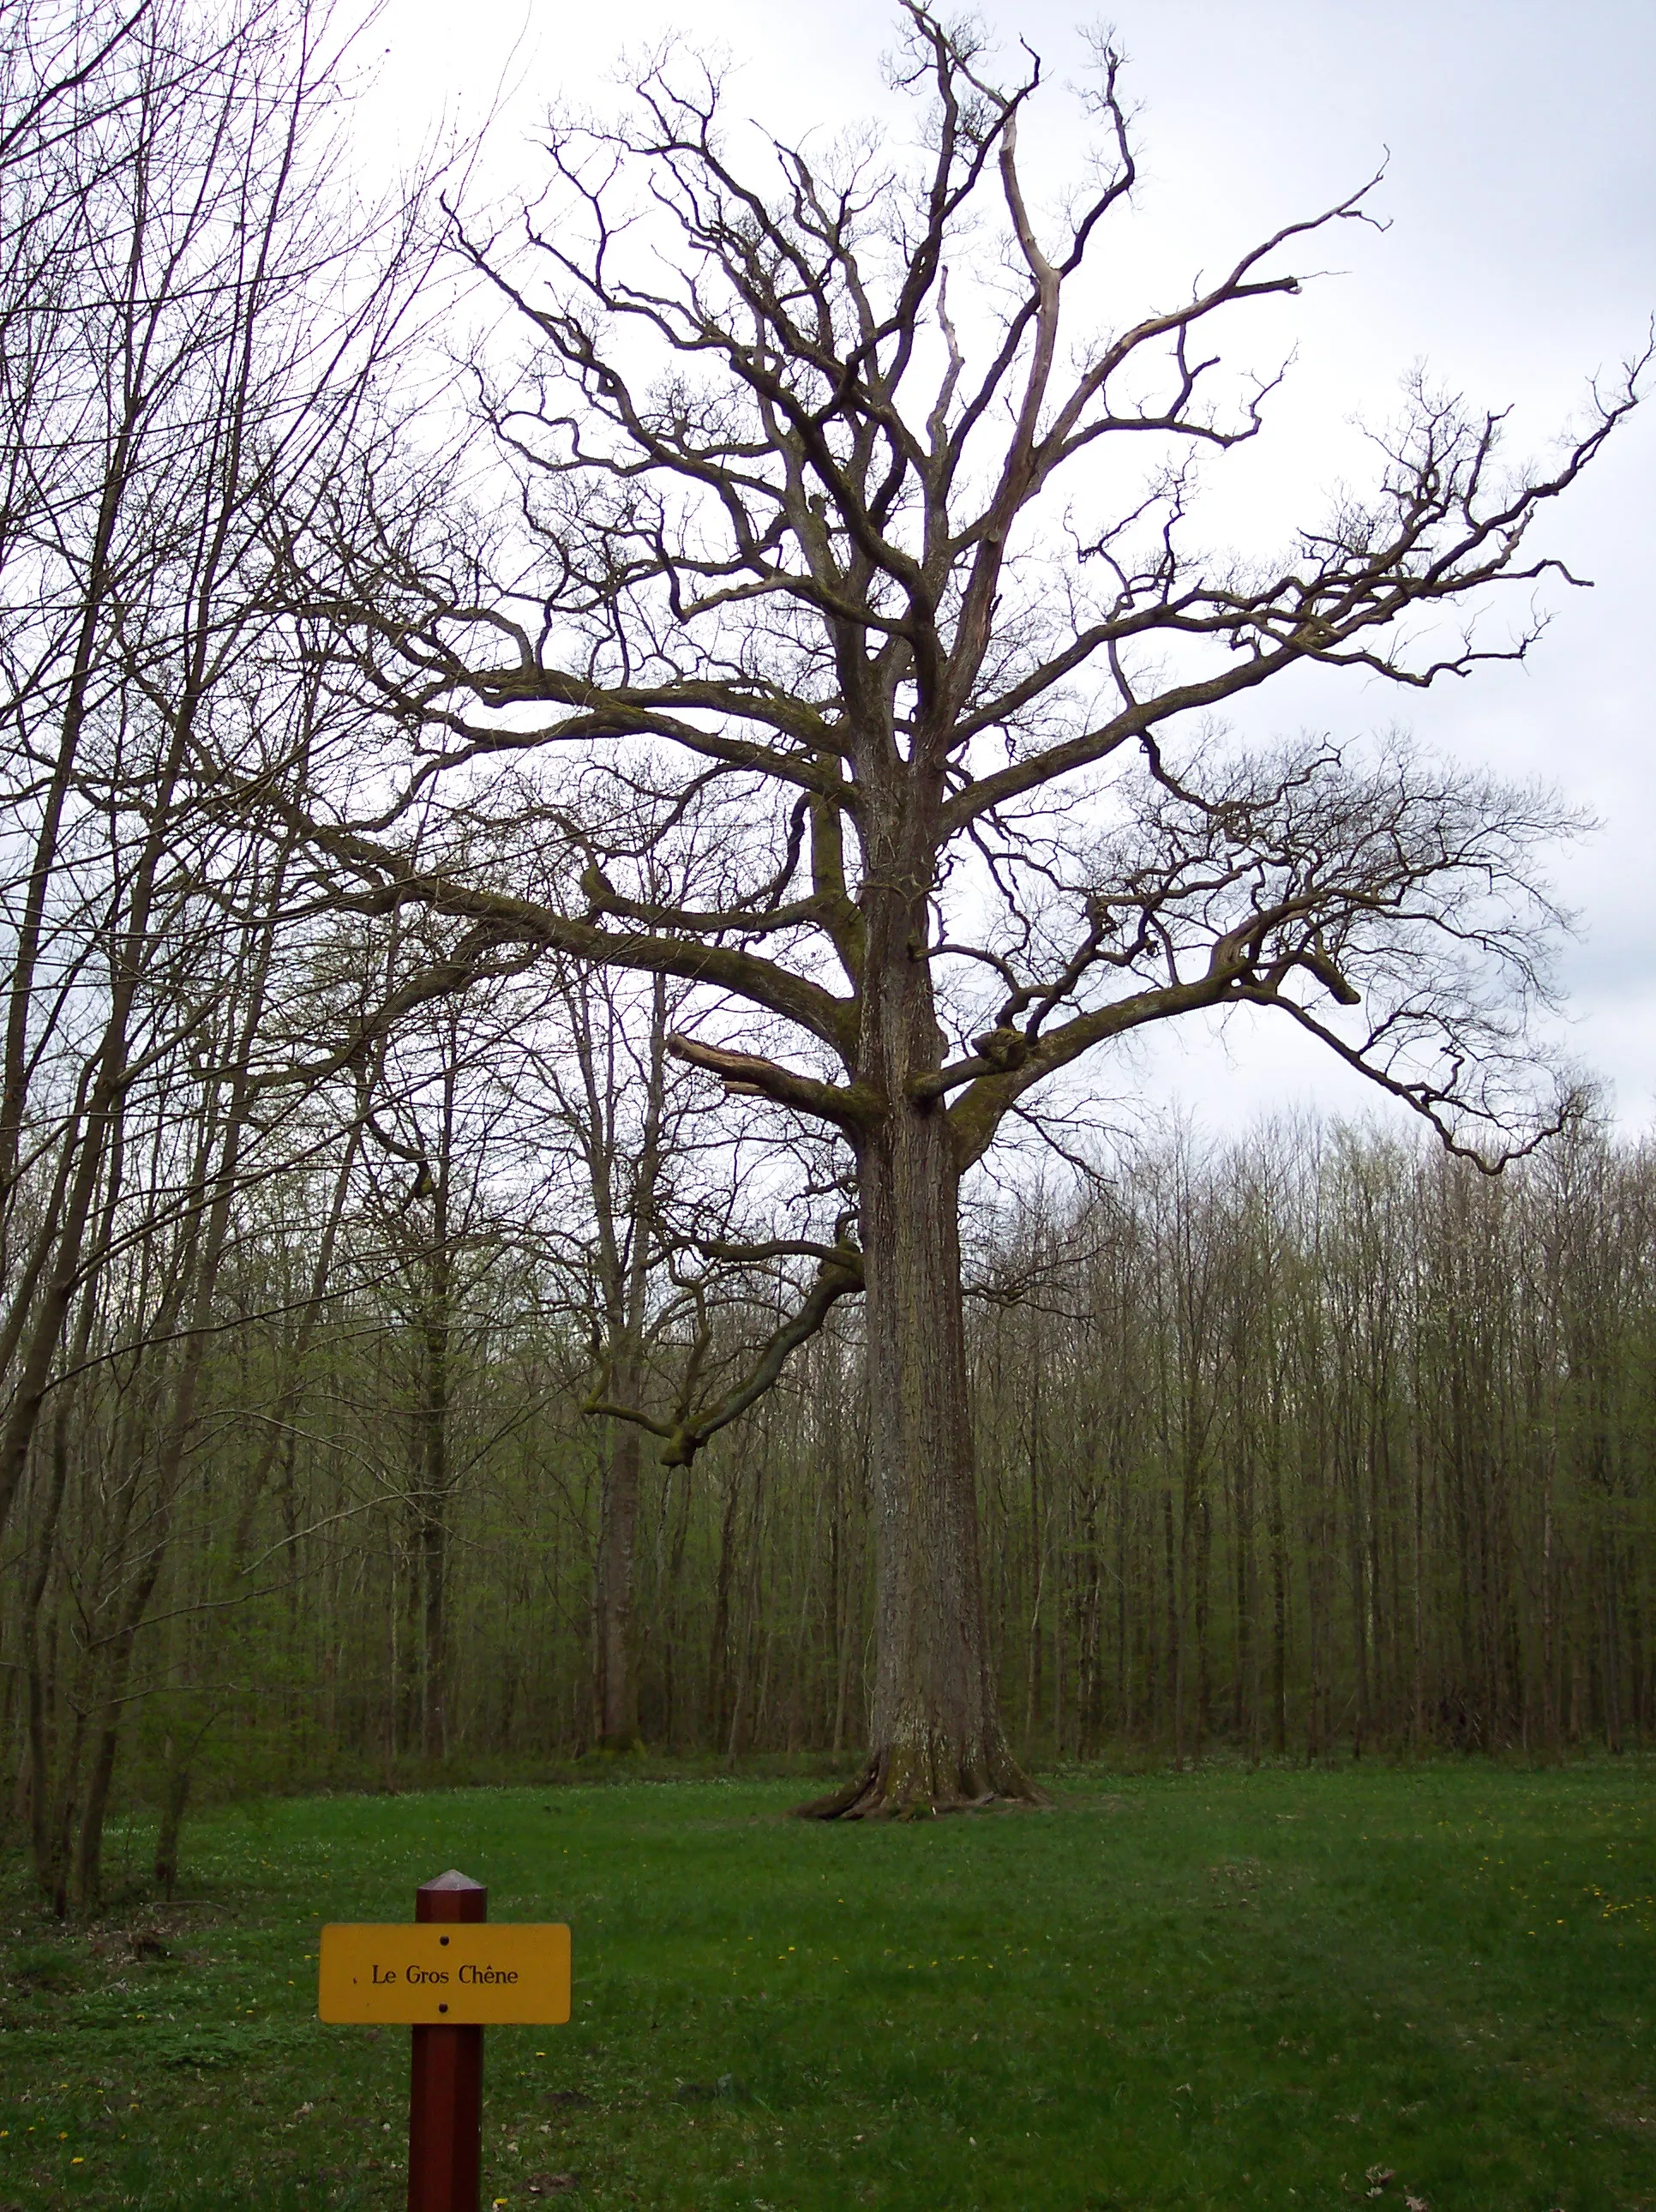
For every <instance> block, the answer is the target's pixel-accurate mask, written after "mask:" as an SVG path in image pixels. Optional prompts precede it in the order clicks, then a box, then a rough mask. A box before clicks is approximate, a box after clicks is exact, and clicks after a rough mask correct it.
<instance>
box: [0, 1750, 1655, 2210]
mask: <svg viewBox="0 0 1656 2212" xmlns="http://www.w3.org/2000/svg"><path fill="white" fill-rule="evenodd" d="M1055 1787H1056V1788H1057V1790H1058V1792H1059V1798H1060V1804H1059V1809H1058V1810H1057V1811H1055V1812H1053V1813H1051V1814H1003V1815H993V1816H989V1817H982V1818H976V1819H961V1820H940V1821H936V1822H932V1823H929V1824H927V1825H925V1826H910V1827H881V1828H870V1827H861V1826H858V1827H849V1828H844V1827H833V1826H830V1827H824V1826H816V1825H812V1824H809V1823H804V1822H799V1821H794V1820H787V1819H786V1818H785V1817H784V1814H785V1810H786V1807H787V1806H788V1805H789V1803H791V1802H793V1801H794V1800H795V1799H796V1798H797V1797H798V1796H799V1795H800V1794H801V1790H800V1785H799V1784H797V1783H795V1784H779V1783H774V1782H745V1781H728V1782H706V1781H701V1782H682V1783H665V1784H664V1783H646V1782H620V1783H606V1784H593V1785H591V1786H577V1787H561V1788H556V1789H543V1790H469V1791H443V1792H434V1793H428V1794H424V1795H420V1796H412V1795H411V1796H402V1797H335V1798H327V1799H309V1800H293V1801H277V1802H259V1803H257V1804H252V1805H247V1806H242V1807H238V1808H233V1809H229V1810H225V1811H221V1812H218V1813H215V1814H212V1815H210V1816H204V1817H203V1818H202V1819H201V1820H199V1821H197V1823H196V1824H195V1825H194V1826H192V1827H191V1829H190V1830H188V1831H187V1832H186V1835H185V1869H186V1871H185V1888H186V1890H187V1892H188V1897H189V1900H190V1901H189V1902H187V1903H185V1904H181V1905H178V1906H176V1907H174V1908H173V1910H172V1911H159V1910H157V1909H155V1908H154V1907H149V1906H145V1905H143V1904H142V1903H134V1904H130V1905H127V1906H126V1907H124V1909H122V1910H121V1911H111V1913H110V1914H109V1915H108V1916H107V1917H106V1919H105V1920H104V1921H102V1922H101V1923H98V1924H97V1925H95V1926H92V1927H87V1928H81V1929H73V1930H70V1931H69V1932H67V1933H65V1932H64V1931H62V1930H60V1929H58V1927H57V1926H56V1925H55V1923H52V1922H50V1921H48V1920H45V1919H44V1918H42V1917H40V1916H39V1913H38V1912H37V1911H36V1910H35V1908H34V1906H33V1903H32V1902H31V1901H30V1900H29V1899H28V1893H27V1887H26V1885H25V1883H24V1881H23V1877H22V1873H21V1869H20V1868H19V1867H18V1866H17V1865H16V1864H15V1863H11V1864H9V1866H8V1867H7V1869H5V1885H6V1886H5V1887H4V1890H3V1899H4V1905H5V1908H6V1909H5V1911H4V1916H3V1920H0V1942H3V1946H4V1952H3V1960H0V2208H12V2207H25V2206H27V2207H33V2206H37V2205H52V2206H58V2205H71V2206H85V2207H87V2208H93V2207H97V2208H103V2207H114V2206H118V2205H133V2206H136V2205H142V2206H145V2207H149V2208H154V2212H187V2208H206V2207H209V2206H210V2207H236V2208H263V2207H277V2206H280V2207H284V2208H295V2209H296V2208H300V2207H320V2206H325V2205H332V2206H341V2207H364V2208H366V2207H375V2208H392V2207H400V2206H401V2204H402V2203H403V2188H404V2180H403V2172H404V2169H403V2130H404V2127H405V2123H406V2100H407V2075H408V2048H407V2044H408V2039H407V2033H406V2031H404V2030H402V2029H394V2028H387V2029H385V2030H384V2031H380V2030H376V2029H371V2028H361V2027H320V2026H318V2024H317V2022H316V2020H315V2018H314V2008H315V1982H314V1977H315V1971H316V1969H315V1963H314V1954H315V1951H316V1932H317V1929H318V1925H319V1923H321V1922H322V1921H323V1920H325V1919H345V1920H350V1919H361V1920H396V1919H404V1918H409V1917H412V1911H413V1890H414V1886H415V1884H416V1882H417V1881H421V1880H422V1879H424V1878H426V1877H428V1876H429V1875H434V1874H436V1873H440V1871H441V1870H442V1869H445V1868H446V1867H450V1866H458V1867H459V1868H461V1869H464V1871H465V1872H466V1873H468V1874H470V1875H474V1876H475V1877H476V1879H478V1880H479V1881H486V1882H487V1883H488V1887H489V1915H490V1917H491V1918H493V1919H500V1920H510V1919H566V1920H567V1921H569V1922H570V1923H571V1924H572V1926H573V1930H574V1956H575V2015H574V2019H573V2022H572V2024H571V2025H570V2026H569V2027H566V2028H557V2029H535V2028H492V2029H490V2030H489V2031H488V2054H487V2059H486V2080H485V2092H484V2095H485V2107H484V2129H485V2150H484V2191H483V2202H484V2204H485V2206H488V2205H489V2204H491V2203H500V2204H503V2205H506V2206H509V2207H513V2208H516V2207H519V2206H524V2205H528V2204H533V2203H553V2202H555V2203H568V2204H572V2205H575V2206H578V2207H587V2208H598V2207H610V2206H622V2205H646V2206H662V2207H685V2208H701V2207H707V2208H710V2209H711V2208H715V2207H737V2206H740V2207H744V2208H747V2207H752V2208H756V2212H781V2208H784V2207H790V2208H792V2207H806V2206H820V2207H840V2206H846V2207H852V2206H862V2205H871V2206H891V2207H898V2206H901V2207H904V2208H914V2212H922V2208H931V2207H937V2208H939V2212H941V2209H942V2208H945V2207H947V2208H950V2212H958V2209H959V2208H972V2207H979V2206H985V2207H987V2206H1006V2207H1042V2208H1044V2207H1052V2208H1054V2212H1083V2208H1089V2209H1090V2212H1104V2208H1107V2207H1118V2208H1121V2212H1127V2209H1128V2208H1138V2207H1150V2206H1156V2207H1168V2208H1192V2212H1195V2209H1196V2208H1207V2207H1213V2208H1220V2207H1223V2208H1225V2212H1234V2208H1240V2207H1247V2206H1253V2205H1258V2206H1266V2205H1269V2206H1271V2207H1273V2208H1276V2212H1301V2208H1304V2212H1310V2208H1313V2207H1316V2206H1332V2205H1345V2204H1349V2203H1357V2202H1363V2203H1366V2202H1368V2201H1370V2200H1371V2199H1372V2200H1373V2201H1374V2203H1376V2204H1377V2205H1378V2206H1379V2207H1380V2212H1385V2208H1386V2206H1392V2207H1395V2208H1397V2212H1404V2206H1405V2205H1406V2203H1408V2202H1409V2201H1410V2200H1411V2199H1412V2200H1417V2201H1418V2202H1420V2203H1425V2204H1427V2205H1429V2206H1430V2208H1431V2212H1486V2209H1487V2212H1551V2208H1553V2207H1562V2208H1563V2212H1611V2208H1616V2212H1635V2208H1656V2093H1653V2081H1656V2068H1653V2061H1652V2056H1651V2051H1652V2042H1651V2036H1652V2021H1653V2017H1656V1904H1653V1898H1656V1831H1653V1825H1652V1820H1651V1811H1652V1805H1653V1797H1656V1762H1652V1761H1649V1760H1646V1759H1635V1758H1627V1759H1621V1760H1618V1761H1616V1762H1613V1763H1612V1762H1608V1761H1606V1762H1603V1763H1598V1764H1592V1765H1581V1766H1577V1767H1572V1768H1568V1769H1566V1770H1564V1771H1552V1772H1526V1771H1512V1770H1503V1769H1501V1768H1497V1767H1491V1766H1486V1765H1481V1764H1477V1763H1473V1762H1466V1763H1463V1764H1455V1765H1450V1764H1444V1765H1430V1766H1426V1767H1423V1768H1419V1769H1415V1770H1410V1771H1398V1770H1395V1769H1389V1768H1385V1767H1380V1766H1374V1765H1368V1766H1363V1767H1361V1768H1356V1769H1353V1768H1350V1767H1348V1768H1345V1769H1343V1770H1341V1771H1338V1772H1312V1773H1307V1772H1304V1771H1263V1772H1260V1773H1256V1774H1246V1773H1243V1772H1240V1771H1232V1770H1226V1769H1222V1768H1216V1769H1209V1770H1204V1771H1202V1772H1200V1773H1198V1774H1194V1775H1184V1776H1173V1775H1159V1774H1158V1775H1130V1776H1123V1775H1105V1774H1102V1773H1099V1772H1095V1771H1088V1772H1086V1773H1084V1774H1069V1775H1066V1776H1065V1777H1062V1778H1059V1780H1058V1782H1057V1784H1055ZM118 1855H119V1851H118V1843H117V1850H116V1852H115V1857H117V1858H118ZM135 1856H136V1844H135Z"/></svg>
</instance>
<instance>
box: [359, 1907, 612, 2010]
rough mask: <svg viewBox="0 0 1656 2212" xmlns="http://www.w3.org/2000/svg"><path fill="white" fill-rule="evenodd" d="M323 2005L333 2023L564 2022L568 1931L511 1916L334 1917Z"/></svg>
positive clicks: (567, 1996)
mask: <svg viewBox="0 0 1656 2212" xmlns="http://www.w3.org/2000/svg"><path fill="white" fill-rule="evenodd" d="M317 2011H318V2015H320V2016H321V2018H322V2019H324V2020H326V2021H401V2022H403V2023H404V2024H405V2025H409V2026H413V2027H440V2026H443V2025H447V2026H449V2027H478V2026H492V2025H494V2024H495V2023H499V2022H505V2021H518V2022H519V2023H521V2024H522V2025H524V2026H527V2027H562V2025H563V2023H564V2022H565V2021H567V2019H568V2017H569V1930H568V1929H567V1928H565V1927H561V1926H556V1925H545V1926H535V1925H524V1924H521V1923H516V1924H514V1923H513V1922H511V1921H509V1920H508V1921H502V1922H501V1923H500V1925H499V1926H498V1927H491V1926H490V1924H489V1923H488V1922H487V1921H483V1920H480V1921H470V1922H466V1921H458V1922H457V1921H451V1922H448V1923H441V1922H437V1923H432V1922H426V1923H416V1924H415V1925H410V1924H409V1923H407V1922H403V1923H401V1924H400V1925H393V1926H391V1927H385V1928H379V1927H373V1926H356V1925H353V1924H351V1923H349V1922H339V1921H336V1922H334V1923H331V1925H330V1926H328V1927H326V1928H325V1929H323V1931H322V1954H321V1966H320V1969H319V1972H318V1989H317Z"/></svg>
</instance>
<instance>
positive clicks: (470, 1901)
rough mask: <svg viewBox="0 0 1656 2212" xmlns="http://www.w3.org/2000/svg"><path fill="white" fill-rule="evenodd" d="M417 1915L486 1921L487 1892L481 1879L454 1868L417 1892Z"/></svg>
mask: <svg viewBox="0 0 1656 2212" xmlns="http://www.w3.org/2000/svg"><path fill="white" fill-rule="evenodd" d="M414 1917H415V1919H416V1921H430V1920H487V1919H488V1890H487V1889H486V1888H485V1887H483V1885H482V1882H480V1881H473V1880H472V1879H471V1876H470V1875H466V1874H461V1873H459V1872H458V1870H457V1869H455V1868H453V1867H451V1868H450V1869H449V1870H448V1872H447V1873H446V1874H440V1875H437V1877H436V1878H435V1880H434V1881H422V1883H421V1885H420V1887H418V1889H416V1891H415V1893H414Z"/></svg>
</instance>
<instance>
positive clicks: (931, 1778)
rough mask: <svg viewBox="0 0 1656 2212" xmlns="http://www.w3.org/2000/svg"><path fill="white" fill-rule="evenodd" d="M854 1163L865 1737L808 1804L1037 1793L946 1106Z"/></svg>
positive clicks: (919, 1809) (923, 1805) (840, 1808)
mask: <svg viewBox="0 0 1656 2212" xmlns="http://www.w3.org/2000/svg"><path fill="white" fill-rule="evenodd" d="M914 964H918V963H914ZM917 995H918V994H917ZM925 1018H927V1019H928V1020H929V1019H930V1012H929V1008H927V1009H926V1010H925ZM859 1166H860V1170H861V1180H860V1189H861V1212H862V1231H863V1250H864V1266H865V1269H866V1280H867V1302H868V1304H867V1311H868V1364H869V1392H870V1399H869V1407H870V1451H871V1457H872V1465H873V1477H874V1504H875V1607H876V1615H877V1636H876V1662H875V1676H874V1685H873V1699H872V1713H871V1719H870V1747H869V1757H868V1763H867V1765H866V1766H865V1767H864V1770H863V1771H862V1773H861V1774H860V1775H859V1776H858V1778H857V1779H856V1780H855V1781H854V1782H852V1783H851V1784H849V1785H848V1786H847V1787H846V1789H844V1790H841V1791H840V1792H838V1793H837V1794H836V1795H835V1796H831V1797H828V1798H827V1799H824V1800H822V1802H821V1803H820V1804H818V1805H816V1806H815V1807H811V1808H807V1809H808V1810H811V1811H815V1812H818V1813H821V1814H824V1815H840V1816H845V1815H849V1816H852V1817H856V1818H866V1817H869V1816H870V1815H883V1814H925V1813H937V1812H944V1811H952V1810H957V1809H960V1808H963V1807H968V1806H975V1805H980V1804H986V1803H988V1802H991V1801H992V1800H993V1799H995V1798H998V1797H1004V1798H1009V1799H1014V1800H1017V1801H1020V1802H1039V1801H1040V1793H1039V1792H1038V1791H1037V1790H1034V1787H1033V1786H1032V1784H1030V1783H1029V1781H1028V1778H1026V1777H1025V1775H1024V1774H1023V1772H1022V1769H1021V1768H1020V1767H1019V1765H1018V1764H1017V1761H1016V1759H1014V1758H1013V1756H1012V1754H1011V1753H1010V1750H1009V1749H1008V1747H1007V1745H1006V1742H1005V1740H1004V1737H1003V1735H1002V1733H1001V1727H1000V1721H999V1717H998V1707H997V1699H996V1689H995V1682H994V1677H993V1671H992V1663H991V1656H990V1649H989V1638H988V1624H987V1619H986V1613H985V1608H984V1602H983V1579H982V1567H981V1561H980V1551H979V1542H978V1508H977V1487H976V1479H975V1472H974V1465H973V1449H972V1428H971V1419H970V1413H969V1409H968V1389H967V1369H966V1329H965V1318H964V1310H963V1303H962V1298H961V1260H960V1231H959V1203H960V1199H959V1173H958V1170H957V1169H956V1166H955V1154H954V1147H953V1143H952V1139H951V1135H950V1132H949V1124H948V1121H947V1119H946V1118H945V1116H944V1115H943V1113H942V1112H941V1111H939V1110H937V1109H935V1108H926V1107H911V1106H909V1105H908V1104H907V1102H905V1103H904V1104H903V1105H902V1106H901V1107H900V1108H899V1109H898V1110H897V1111H896V1112H895V1113H894V1114H892V1115H890V1117H889V1120H887V1121H886V1122H885V1124H884V1126H883V1127H881V1128H880V1129H879V1130H878V1131H877V1133H875V1134H874V1135H873V1136H872V1137H871V1138H870V1139H868V1140H867V1141H865V1142H864V1146H862V1148H861V1157H860V1160H859Z"/></svg>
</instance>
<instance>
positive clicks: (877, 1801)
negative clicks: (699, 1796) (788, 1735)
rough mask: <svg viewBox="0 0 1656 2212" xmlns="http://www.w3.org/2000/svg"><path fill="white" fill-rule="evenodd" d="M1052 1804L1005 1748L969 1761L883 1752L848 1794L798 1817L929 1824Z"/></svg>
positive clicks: (801, 1808) (799, 1809) (818, 1801)
mask: <svg viewBox="0 0 1656 2212" xmlns="http://www.w3.org/2000/svg"><path fill="white" fill-rule="evenodd" d="M1051 1805H1052V1799H1051V1798H1050V1797H1048V1796H1047V1795H1046V1791H1045V1790H1041V1789H1040V1788H1039V1787H1038V1786H1037V1785H1036V1784H1034V1783H1033V1782H1031V1781H1030V1779H1029V1778H1028V1775H1026V1774H1025V1773H1024V1771H1023V1770H1022V1767H1021V1766H1020V1765H1018V1763H1017V1761H1016V1759H1014V1758H1013V1757H1012V1755H1011V1753H1010V1752H1009V1751H1008V1750H1007V1749H1006V1748H1005V1747H1004V1745H1000V1746H997V1747H996V1749H995V1750H994V1752H993V1753H991V1754H990V1755H989V1756H987V1757H986V1758H983V1759H969V1760H968V1759H962V1760H949V1761H941V1760H938V1759H936V1758H929V1759H928V1758H924V1757H918V1758H917V1757H915V1756H913V1755H912V1754H911V1755H908V1756H904V1755H903V1754H902V1753H900V1752H897V1751H895V1750H891V1749H888V1750H885V1751H881V1752H877V1753H874V1754H873V1756H871V1757H870V1759H869V1762H868V1764H867V1765H866V1766H864V1769H863V1771H862V1772H861V1773H860V1774H858V1775H857V1776H856V1777H855V1778H853V1779H852V1781H850V1782H847V1783H846V1784H845V1785H844V1786H843V1788H841V1789H839V1790H832V1791H830V1793H829V1794H828V1796H826V1797H817V1798H814V1799H813V1800H812V1801H811V1802H810V1804H808V1805H796V1806H795V1807H794V1808H793V1811H794V1814H795V1817H796V1818H797V1819H798V1820H931V1819H932V1818H934V1817H935V1816H936V1815H937V1814H941V1813H986V1812H991V1811H994V1810H1004V1811H1011V1810H1013V1809H1015V1808H1024V1809H1025V1810H1045V1809H1047V1808H1050V1807H1051Z"/></svg>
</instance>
